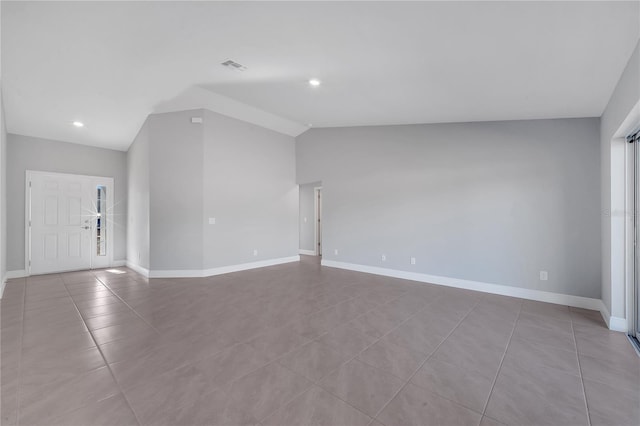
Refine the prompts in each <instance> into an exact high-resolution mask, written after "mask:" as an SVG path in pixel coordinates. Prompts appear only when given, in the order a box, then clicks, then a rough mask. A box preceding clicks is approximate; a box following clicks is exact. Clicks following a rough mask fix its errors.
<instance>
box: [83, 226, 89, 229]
mask: <svg viewBox="0 0 640 426" xmlns="http://www.w3.org/2000/svg"><path fill="white" fill-rule="evenodd" d="M82 229H91V227H90V226H83V227H82Z"/></svg>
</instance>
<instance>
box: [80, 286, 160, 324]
mask: <svg viewBox="0 0 640 426" xmlns="http://www.w3.org/2000/svg"><path fill="white" fill-rule="evenodd" d="M94 275H95V274H94ZM95 277H96V279H97V280H98V281H100V283H101V284H102V285H103V286H105V287H106V288H107V290H109V291H110V292H111V294H113V295H114V296H115V297H116V298H118V300H120V301H121V302H122V303H124V305H125V306H126V307H127V308H129V309H130V310H132V311H133V313H134V314H135V315H136V316H137V317H138V318H140V319H141V320H142V321H143V322H144V323H145V324H147V325H148V326H149V327H151V328H152V329H153V331H155V332H156V333H158V335H161V333H160V331H158V329H156V328H155V327H154V326H153V325H151V323H149V321H147V320H146V319H145V318H144V317H142V315H140V314H139V313H138V311H136V310H135V309H134V308H133V307H131V305H129V304H128V303H127V302H126V301H125V300H124V299H123V298H122V297H120V296H119V295H118V294H117V293H116V292H115V291H113V290H112V289H111V287H110V286H109V284H108V283H105V282H104V281H102V280H101V279H100V277H98V276H97V275H95ZM134 281H136V280H134ZM74 303H75V302H74ZM83 320H84V318H83ZM114 325H117V324H114ZM87 328H88V327H87Z"/></svg>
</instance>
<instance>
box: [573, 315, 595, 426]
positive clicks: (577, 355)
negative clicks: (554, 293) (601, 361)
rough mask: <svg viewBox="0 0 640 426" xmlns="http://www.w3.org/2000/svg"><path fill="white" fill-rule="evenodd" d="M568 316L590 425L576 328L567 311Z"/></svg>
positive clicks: (588, 419)
mask: <svg viewBox="0 0 640 426" xmlns="http://www.w3.org/2000/svg"><path fill="white" fill-rule="evenodd" d="M569 318H571V336H572V337H573V344H574V345H575V346H576V359H577V360H578V373H580V384H581V385H582V397H583V399H584V408H585V409H586V410H587V423H588V425H589V426H591V413H590V412H589V402H588V401H587V391H586V390H585V388H584V377H583V376H582V364H581V363H580V355H579V354H578V341H577V339H576V330H575V328H574V327H573V316H572V315H571V311H569Z"/></svg>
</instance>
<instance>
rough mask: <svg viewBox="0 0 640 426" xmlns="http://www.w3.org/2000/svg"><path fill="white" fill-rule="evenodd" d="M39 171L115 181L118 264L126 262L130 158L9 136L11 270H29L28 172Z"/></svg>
mask: <svg viewBox="0 0 640 426" xmlns="http://www.w3.org/2000/svg"><path fill="white" fill-rule="evenodd" d="M27 170H39V171H47V172H57V173H72V174H82V175H92V176H108V177H113V178H114V185H115V188H114V192H115V193H114V203H115V208H114V225H115V226H114V239H115V244H114V254H113V259H114V260H115V261H118V260H124V259H126V250H127V247H126V236H127V229H126V222H127V157H126V153H125V152H122V151H113V150H110V149H102V148H94V147H89V146H84V145H77V144H72V143H67V142H59V141H53V140H48V139H40V138H35V137H29V136H21V135H14V134H9V135H7V245H8V246H9V247H11V250H10V251H9V252H8V253H7V269H8V270H9V271H14V270H23V269H25V259H24V250H25V248H24V230H25V224H24V216H25V214H24V204H25V172H26V171H27Z"/></svg>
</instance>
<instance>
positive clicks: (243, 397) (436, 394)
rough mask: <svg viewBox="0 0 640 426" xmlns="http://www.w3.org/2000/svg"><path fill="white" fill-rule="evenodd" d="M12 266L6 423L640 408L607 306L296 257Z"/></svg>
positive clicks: (610, 419)
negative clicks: (581, 305) (183, 272)
mask: <svg viewBox="0 0 640 426" xmlns="http://www.w3.org/2000/svg"><path fill="white" fill-rule="evenodd" d="M118 271H120V272H123V273H114V271H109V270H99V271H93V272H89V271H86V272H75V273H67V274H56V275H48V276H40V277H31V278H27V279H18V280H11V281H10V282H9V283H8V285H7V288H6V290H5V293H4V298H3V299H2V304H1V309H0V310H1V317H2V339H1V341H2V354H1V356H2V358H1V367H2V375H1V379H2V380H1V381H2V424H3V425H14V424H20V425H45V424H46V425H68V426H71V425H138V424H139V425H191V424H197V425H256V424H261V425H263V426H266V425H277V426H283V425H340V426H351V425H354V426H355V425H375V426H380V425H385V426H396V425H398V426H400V425H402V426H405V425H430V424H441V425H479V424H482V425H484V426H489V425H500V424H514V425H588V424H591V425H638V424H640V358H638V356H637V355H636V354H635V352H634V350H633V349H632V347H631V346H630V344H629V343H628V342H627V340H626V338H625V336H624V335H623V334H621V333H614V332H610V331H608V330H607V329H606V328H605V326H604V324H603V322H602V320H601V318H600V314H599V313H597V312H594V311H586V310H582V309H572V308H568V307H566V306H559V305H550V304H545V303H539V302H531V301H523V300H520V299H514V298H508V297H502V296H495V295H489V294H483V293H476V292H471V291H465V290H458V289H452V288H447V287H440V286H435V285H428V284H422V283H415V282H410V281H403V280H397V279H391V278H385V277H378V276H373V275H367V274H361V273H355V272H349V271H342V270H338V269H329V268H324V267H320V265H319V264H318V261H317V259H316V258H313V257H304V258H303V260H302V261H301V262H300V263H293V264H286V265H280V266H274V267H269V268H264V269H259V270H251V271H246V272H239V273H233V274H228V275H222V276H217V277H211V278H205V279H154V280H147V279H145V278H143V277H141V276H140V275H138V274H136V273H135V272H133V271H131V270H128V269H126V268H118Z"/></svg>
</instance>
